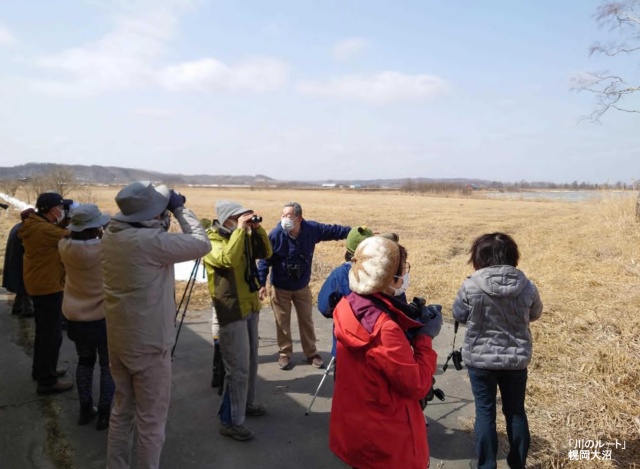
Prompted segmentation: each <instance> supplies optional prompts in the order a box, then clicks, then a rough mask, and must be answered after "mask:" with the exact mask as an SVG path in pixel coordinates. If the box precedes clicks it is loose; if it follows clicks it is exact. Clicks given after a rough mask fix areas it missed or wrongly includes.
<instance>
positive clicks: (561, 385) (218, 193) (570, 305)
mask: <svg viewBox="0 0 640 469" xmlns="http://www.w3.org/2000/svg"><path fill="white" fill-rule="evenodd" d="M117 190H118V188H115V187H94V188H92V189H91V190H85V191H84V192H83V193H81V194H72V196H73V195H75V196H76V198H78V199H79V200H80V201H85V202H88V201H92V202H96V203H98V205H100V207H101V208H102V209H103V210H104V211H107V212H111V213H115V211H116V206H115V203H114V200H113V198H114V196H115V194H116V192H117ZM178 190H180V191H181V192H182V193H183V194H184V195H186V197H187V201H188V203H187V205H188V206H189V207H190V208H192V209H193V210H194V211H195V212H196V213H197V215H198V216H199V217H208V218H211V217H213V215H214V206H215V201H216V200H217V199H222V198H224V199H231V200H236V201H238V202H240V203H242V204H244V205H245V206H247V207H250V208H253V209H254V210H255V211H256V212H257V213H260V214H262V215H263V217H264V220H265V222H264V224H265V226H266V227H267V229H270V228H271V227H273V226H274V225H275V224H276V222H277V221H278V220H279V214H280V210H281V206H282V204H283V203H284V202H287V201H291V200H296V201H298V202H300V204H301V205H302V207H303V210H304V216H305V217H306V218H307V219H311V220H316V221H320V222H324V223H341V224H348V225H362V224H366V225H368V226H369V227H371V228H372V229H373V230H374V231H394V232H396V233H398V234H399V235H400V242H401V243H402V244H403V245H405V246H406V247H407V249H408V251H409V261H410V263H411V286H410V288H409V291H408V295H409V296H410V297H411V296H413V295H420V296H425V297H427V299H428V301H429V302H431V303H440V304H442V305H443V307H444V311H445V317H448V318H451V304H452V302H453V299H454V297H455V294H456V292H457V290H458V288H459V286H460V284H461V283H462V281H463V279H464V278H465V277H466V276H467V275H469V274H470V273H471V267H470V266H469V265H468V264H467V259H468V253H467V251H468V249H469V246H470V245H471V241H472V240H473V238H475V237H476V236H478V235H480V234H482V233H486V232H491V231H498V230H499V231H505V232H507V233H509V234H511V235H513V236H514V238H515V239H516V241H517V242H518V244H519V246H520V250H521V257H522V261H521V265H520V268H521V269H522V270H523V271H524V272H525V273H526V274H527V275H528V276H529V278H530V279H531V280H533V281H534V282H535V283H536V284H537V286H538V288H539V290H540V293H541V295H542V300H543V302H544V306H545V307H544V314H543V316H542V318H541V319H540V320H539V321H538V322H535V323H533V324H532V328H531V329H532V331H533V335H534V341H535V342H534V359H533V361H532V364H531V366H530V369H529V370H530V375H529V376H530V378H529V387H528V396H527V409H528V415H529V419H530V426H531V432H532V435H533V441H532V450H531V458H530V467H541V468H560V467H567V468H572V467H576V468H577V467H580V468H585V467H593V468H596V467H597V468H607V467H624V468H627V467H635V466H634V464H636V462H637V461H640V390H639V389H640V338H639V337H640V226H639V225H638V224H636V223H635V218H634V203H635V194H632V195H630V196H629V197H624V196H623V197H613V196H609V195H608V194H606V193H604V194H603V195H602V197H601V198H600V199H599V200H597V201H593V202H581V203H569V202H540V201H538V202H534V201H507V200H487V199H479V198H455V197H450V198H447V197H442V198H437V197H424V196H417V195H410V194H401V193H396V192H388V193H382V192H373V193H366V192H351V191H311V190H309V191H302V190H298V191H294V190H291V191H285V190H247V189H211V188H206V189H205V188H188V187H185V188H180V187H179V188H178ZM18 196H20V194H18ZM12 217H15V215H13V214H12V215H11V216H10V217H9V218H4V217H2V220H1V222H0V223H1V224H0V245H2V246H4V238H6V234H7V232H8V230H9V228H10V226H11V225H12V224H13V223H14V222H15V221H16V219H15V218H12ZM343 255H344V243H343V242H328V243H322V244H320V245H318V247H317V249H316V255H315V261H314V262H315V265H314V275H313V278H312V284H311V286H312V289H313V292H314V294H317V291H318V290H319V288H320V285H321V283H322V281H323V279H324V278H325V277H326V275H327V274H328V273H329V272H330V271H331V270H332V269H333V268H334V267H335V266H337V265H338V264H340V263H341V262H342V259H343ZM178 291H180V290H178ZM208 304H209V300H208V294H207V292H206V287H204V286H198V292H197V293H196V299H195V301H194V305H195V306H194V307H198V306H202V307H207V306H208ZM498 421H499V422H500V419H498ZM499 425H502V424H499ZM499 428H500V432H501V433H502V435H503V436H504V427H503V426H500V427H499ZM502 439H503V440H504V437H502ZM576 439H589V440H600V441H601V442H603V443H615V442H616V440H617V442H619V443H620V444H622V442H625V444H626V448H625V449H622V448H615V446H614V447H612V448H611V449H612V456H613V459H614V460H617V461H610V462H609V461H589V462H587V461H584V460H583V461H570V460H569V458H568V451H569V449H570V448H569V444H570V440H576Z"/></svg>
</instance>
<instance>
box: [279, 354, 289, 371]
mask: <svg viewBox="0 0 640 469" xmlns="http://www.w3.org/2000/svg"><path fill="white" fill-rule="evenodd" d="M290 365H291V357H288V356H286V355H280V358H278V366H279V367H280V369H281V370H288V369H289V366H290Z"/></svg>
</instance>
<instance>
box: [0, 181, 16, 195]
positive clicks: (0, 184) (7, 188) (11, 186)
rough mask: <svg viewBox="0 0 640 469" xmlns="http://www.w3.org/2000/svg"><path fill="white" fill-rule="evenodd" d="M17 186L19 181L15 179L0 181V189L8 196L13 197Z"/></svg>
mask: <svg viewBox="0 0 640 469" xmlns="http://www.w3.org/2000/svg"><path fill="white" fill-rule="evenodd" d="M18 187H20V181H18V180H17V179H5V180H3V181H0V191H2V192H4V193H5V194H7V195H8V196H10V197H15V195H16V192H17V191H18Z"/></svg>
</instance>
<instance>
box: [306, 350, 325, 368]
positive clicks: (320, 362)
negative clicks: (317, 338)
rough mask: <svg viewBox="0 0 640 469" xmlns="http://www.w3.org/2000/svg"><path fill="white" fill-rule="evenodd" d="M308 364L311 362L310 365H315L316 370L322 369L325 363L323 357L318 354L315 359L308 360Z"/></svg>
mask: <svg viewBox="0 0 640 469" xmlns="http://www.w3.org/2000/svg"><path fill="white" fill-rule="evenodd" d="M307 362H309V364H310V365H313V366H315V367H316V368H322V367H323V366H324V361H323V360H322V357H321V356H320V355H318V354H317V353H316V354H315V355H314V356H313V357H309V358H307Z"/></svg>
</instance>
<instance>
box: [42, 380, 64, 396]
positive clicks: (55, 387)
mask: <svg viewBox="0 0 640 469" xmlns="http://www.w3.org/2000/svg"><path fill="white" fill-rule="evenodd" d="M71 389H73V381H62V380H58V381H56V382H55V383H54V384H51V385H49V386H43V385H40V384H39V385H38V387H37V389H36V392H37V393H38V394H40V395H44V394H55V393H58V392H65V391H70V390H71Z"/></svg>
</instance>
